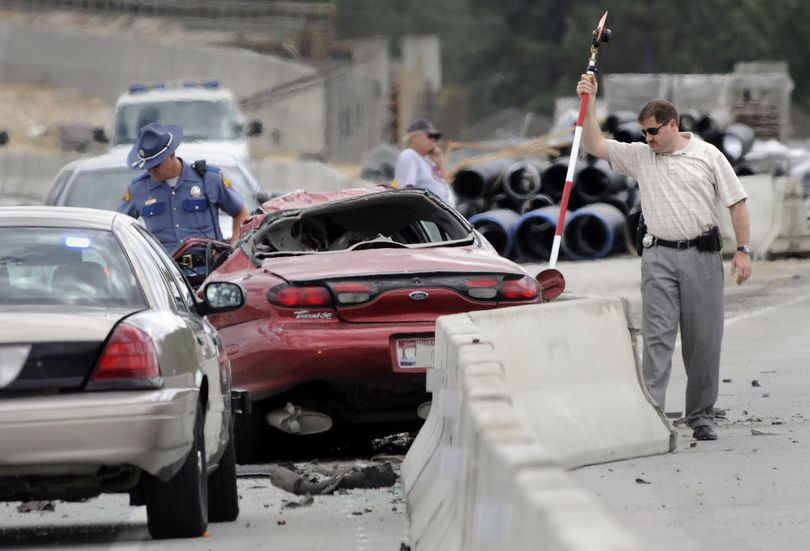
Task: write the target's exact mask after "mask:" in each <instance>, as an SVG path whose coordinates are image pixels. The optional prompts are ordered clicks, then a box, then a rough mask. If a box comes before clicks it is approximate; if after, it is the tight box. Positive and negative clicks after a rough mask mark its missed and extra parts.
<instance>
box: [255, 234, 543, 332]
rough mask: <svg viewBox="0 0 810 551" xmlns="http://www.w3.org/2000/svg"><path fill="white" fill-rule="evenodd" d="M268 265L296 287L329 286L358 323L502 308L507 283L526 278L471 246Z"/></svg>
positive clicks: (341, 310) (345, 314) (342, 311)
mask: <svg viewBox="0 0 810 551" xmlns="http://www.w3.org/2000/svg"><path fill="white" fill-rule="evenodd" d="M333 258H334V259H335V260H334V262H332V259H333ZM325 262H326V263H329V264H328V266H329V269H328V271H327V273H328V274H329V277H328V278H323V274H324V273H325V270H324V263H325ZM403 266H405V267H406V268H405V269H402V267H403ZM264 267H265V268H266V269H271V268H272V271H273V273H274V274H275V275H277V276H280V277H283V278H284V279H286V280H287V281H288V282H289V283H290V284H292V285H296V286H306V285H326V287H328V288H329V290H330V291H331V295H332V298H333V302H334V305H335V310H336V311H337V313H338V315H339V316H340V318H341V319H342V320H343V321H347V322H356V323H386V322H387V323H393V322H399V323H418V322H433V321H435V320H436V318H437V317H438V316H442V315H448V314H455V313H459V312H469V311H473V310H484V309H490V308H496V307H498V306H502V305H503V304H502V303H500V302H499V300H498V295H497V291H498V289H500V286H501V285H502V283H503V281H504V280H505V279H520V278H522V277H524V276H526V274H525V273H524V272H523V271H521V270H520V268H518V267H517V266H516V265H514V264H513V263H511V262H509V261H507V260H505V259H502V258H498V257H493V256H492V255H491V254H490V253H486V252H481V251H479V250H476V249H473V248H470V247H458V248H452V249H436V248H432V249H409V250H403V249H390V250H389V249H375V250H367V251H366V250H364V251H352V252H344V253H341V254H340V255H329V254H322V255H319V254H314V255H309V256H306V257H301V256H299V257H295V258H276V259H273V260H272V261H269V262H268V261H266V262H265V264H264ZM526 302H529V303H530V302H535V301H534V300H528V301H524V302H523V303H526Z"/></svg>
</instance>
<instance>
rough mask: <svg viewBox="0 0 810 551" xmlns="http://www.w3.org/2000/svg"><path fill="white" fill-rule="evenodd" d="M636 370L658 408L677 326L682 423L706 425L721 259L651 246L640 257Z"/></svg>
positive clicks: (718, 330)
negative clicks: (681, 368)
mask: <svg viewBox="0 0 810 551" xmlns="http://www.w3.org/2000/svg"><path fill="white" fill-rule="evenodd" d="M641 299H642V313H643V321H642V335H643V337H644V354H643V359H642V370H643V372H644V381H645V383H646V385H647V389H648V390H649V392H650V394H651V395H652V397H653V399H654V400H655V401H656V402H657V403H658V405H659V406H660V407H661V410H662V411H665V410H664V405H665V401H666V390H667V384H668V383H669V376H670V371H671V369H672V352H673V350H674V348H675V338H676V336H677V332H678V326H679V325H680V330H681V348H682V353H683V363H684V366H685V367H686V376H687V384H686V420H687V422H688V423H689V426H691V427H693V428H695V427H698V426H700V425H710V424H712V419H713V416H714V404H715V402H716V400H717V392H718V383H719V378H720V345H721V342H722V340H723V315H724V314H723V261H722V258H721V256H720V253H710V252H699V251H698V250H697V248H696V247H691V248H689V249H682V250H678V249H670V248H665V247H661V246H654V247H650V248H648V249H644V254H643V255H642V257H641Z"/></svg>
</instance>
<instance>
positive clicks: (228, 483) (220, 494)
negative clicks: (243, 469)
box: [208, 421, 239, 522]
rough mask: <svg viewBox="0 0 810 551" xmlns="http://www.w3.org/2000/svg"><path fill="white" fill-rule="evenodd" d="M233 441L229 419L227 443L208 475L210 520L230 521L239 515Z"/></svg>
mask: <svg viewBox="0 0 810 551" xmlns="http://www.w3.org/2000/svg"><path fill="white" fill-rule="evenodd" d="M235 442H236V440H235V438H234V435H233V421H231V430H230V435H229V438H228V445H227V446H226V447H225V452H224V453H223V454H222V458H221V459H220V460H219V467H217V470H216V471H214V472H213V473H211V476H209V477H208V520H209V521H211V522H231V521H233V520H236V517H238V516H239V493H238V492H237V489H236V446H235Z"/></svg>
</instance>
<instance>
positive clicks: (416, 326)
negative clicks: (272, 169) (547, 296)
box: [207, 188, 543, 458]
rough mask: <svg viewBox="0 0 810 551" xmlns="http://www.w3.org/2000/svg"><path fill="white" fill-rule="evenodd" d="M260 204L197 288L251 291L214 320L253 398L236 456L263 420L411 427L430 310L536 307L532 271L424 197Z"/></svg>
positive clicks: (426, 357) (319, 427)
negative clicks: (213, 285)
mask: <svg viewBox="0 0 810 551" xmlns="http://www.w3.org/2000/svg"><path fill="white" fill-rule="evenodd" d="M262 207H263V209H264V211H265V213H264V214H261V215H257V216H254V217H252V218H251V219H250V220H249V221H248V222H246V224H245V225H244V226H243V231H242V239H241V241H240V243H239V246H238V247H237V248H235V249H234V250H233V251H232V252H231V253H230V254H229V255H228V257H227V258H226V259H225V260H224V262H222V263H221V264H220V265H219V266H217V267H216V269H215V270H214V271H213V272H212V273H211V274H210V276H209V278H208V280H207V281H231V282H236V283H239V284H240V285H241V286H242V287H243V288H244V289H245V291H246V296H247V298H246V303H245V306H244V307H243V308H242V309H240V310H238V311H234V312H231V313H227V314H222V315H216V316H212V317H211V321H212V322H213V323H214V325H215V326H216V327H217V329H218V331H219V334H220V335H221V336H222V339H223V341H224V345H225V348H226V350H227V352H228V355H229V357H230V360H231V365H232V373H233V385H234V387H238V388H243V389H246V390H248V391H250V397H251V399H252V400H253V415H252V419H253V423H252V426H242V427H237V449H238V450H240V452H241V453H240V456H241V457H242V458H246V457H247V456H250V455H251V454H250V451H249V450H250V449H251V448H252V446H253V444H254V443H255V442H253V440H255V439H257V438H260V436H259V433H258V432H257V431H259V430H265V429H266V427H267V425H270V426H272V427H275V428H276V429H278V430H281V431H283V432H286V433H289V434H302V435H303V434H312V433H318V432H325V431H327V430H329V429H330V428H332V427H333V423H351V424H356V423H386V422H396V421H419V417H420V415H419V414H420V413H421V414H422V416H424V415H425V414H426V411H427V409H426V408H427V407H428V406H429V404H428V402H429V400H430V395H429V394H428V393H426V392H425V368H427V367H430V366H431V365H432V361H433V357H432V356H433V345H434V326H435V321H436V318H437V317H438V316H442V315H446V314H455V313H459V312H467V311H472V310H484V309H490V308H502V307H506V306H514V305H521V304H533V303H537V302H540V301H541V300H543V297H542V296H541V288H540V285H539V284H538V283H537V281H536V280H535V278H534V277H532V276H531V275H530V274H528V273H527V272H525V271H524V270H523V269H522V268H521V267H520V266H518V265H517V264H515V263H514V262H512V261H510V260H508V259H505V258H502V257H500V256H498V254H497V253H496V252H495V250H494V249H493V248H492V246H491V245H490V244H489V243H488V242H487V241H486V240H485V239H483V238H482V237H481V235H480V234H478V233H477V232H476V231H475V230H474V229H473V228H472V227H471V226H470V225H469V223H468V222H467V221H466V220H465V219H464V218H463V217H462V216H461V215H460V214H458V213H457V212H456V211H455V210H453V209H451V208H448V207H447V206H445V205H444V203H442V201H440V200H439V199H437V198H435V197H434V196H433V195H431V194H429V193H427V192H424V191H420V190H386V189H384V188H375V189H357V190H344V191H340V192H334V193H307V192H302V191H299V192H293V193H290V194H287V195H283V196H280V197H277V198H275V199H272V200H270V201H268V202H266V203H264V205H263V206H262ZM420 405H421V406H422V408H421V411H420ZM262 427H264V428H262ZM264 436H267V435H266V434H265V435H264Z"/></svg>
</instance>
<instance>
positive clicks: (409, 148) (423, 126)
mask: <svg viewBox="0 0 810 551" xmlns="http://www.w3.org/2000/svg"><path fill="white" fill-rule="evenodd" d="M441 137H442V133H441V132H439V131H438V130H436V129H435V128H434V127H433V123H431V122H430V121H429V120H427V119H416V120H415V121H413V122H412V123H411V124H410V126H408V131H407V132H406V134H405V137H404V138H403V142H404V144H405V146H406V149H404V150H403V151H402V152H401V153H400V154H399V157H397V164H396V167H395V168H394V182H393V183H392V187H395V188H398V189H408V188H416V189H426V190H428V191H431V192H432V193H433V194H435V195H436V196H437V197H439V198H440V199H441V200H442V201H444V202H445V203H447V204H448V205H449V206H451V207H454V208H455V206H456V196H455V194H454V193H453V190H452V189H450V186H449V185H448V184H447V181H446V180H445V179H444V174H445V167H444V155H443V154H442V150H441V148H440V147H439V144H438V142H439V140H440V139H441Z"/></svg>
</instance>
